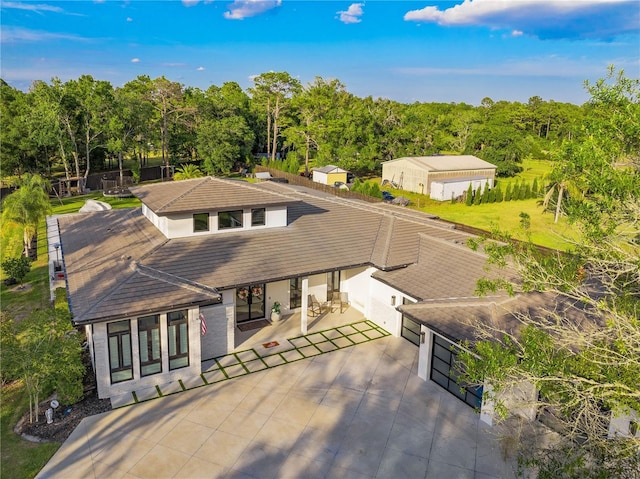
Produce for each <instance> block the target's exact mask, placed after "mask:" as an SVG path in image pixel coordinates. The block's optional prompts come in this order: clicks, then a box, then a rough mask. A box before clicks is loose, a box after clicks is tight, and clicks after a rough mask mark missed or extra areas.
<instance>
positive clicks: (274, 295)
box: [265, 280, 290, 318]
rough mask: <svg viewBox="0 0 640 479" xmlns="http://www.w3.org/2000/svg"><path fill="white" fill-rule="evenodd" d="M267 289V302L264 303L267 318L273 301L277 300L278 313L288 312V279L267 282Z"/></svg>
mask: <svg viewBox="0 0 640 479" xmlns="http://www.w3.org/2000/svg"><path fill="white" fill-rule="evenodd" d="M266 289H267V304H266V305H265V311H267V318H269V315H270V314H271V313H270V311H271V307H272V306H273V303H275V302H276V301H278V302H279V303H280V313H281V314H288V313H289V311H290V308H289V297H290V296H289V280H283V281H276V282H275V283H268V284H267V285H266Z"/></svg>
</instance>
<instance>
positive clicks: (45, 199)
mask: <svg viewBox="0 0 640 479" xmlns="http://www.w3.org/2000/svg"><path fill="white" fill-rule="evenodd" d="M50 188H51V186H50V184H49V182H48V181H47V180H45V179H44V178H42V177H41V176H40V175H31V174H27V175H25V176H24V177H23V178H22V181H21V182H20V186H19V188H18V189H17V190H16V191H14V192H13V193H11V194H10V195H9V196H7V197H6V198H5V200H4V201H3V203H2V220H3V221H8V222H13V223H17V224H18V225H20V226H22V228H23V241H24V255H25V256H29V253H30V250H31V240H32V239H33V237H34V236H35V234H36V231H37V230H38V223H39V222H40V221H41V220H43V219H44V218H45V216H46V215H47V214H48V213H49V212H50V211H51V205H50V203H49V193H48V192H49V190H50Z"/></svg>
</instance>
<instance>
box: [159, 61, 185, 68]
mask: <svg viewBox="0 0 640 479" xmlns="http://www.w3.org/2000/svg"><path fill="white" fill-rule="evenodd" d="M162 66H163V67H170V68H173V67H184V66H186V63H171V62H165V63H163V64H162Z"/></svg>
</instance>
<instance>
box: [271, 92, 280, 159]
mask: <svg viewBox="0 0 640 479" xmlns="http://www.w3.org/2000/svg"><path fill="white" fill-rule="evenodd" d="M279 110H280V99H279V98H277V97H276V106H275V107H274V108H273V140H272V141H273V147H272V148H271V160H272V161H275V159H276V150H277V148H278V117H279V116H280V111H279Z"/></svg>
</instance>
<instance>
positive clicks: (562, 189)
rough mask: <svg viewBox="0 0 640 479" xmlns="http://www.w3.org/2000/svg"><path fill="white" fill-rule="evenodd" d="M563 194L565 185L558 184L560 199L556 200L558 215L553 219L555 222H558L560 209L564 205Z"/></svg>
mask: <svg viewBox="0 0 640 479" xmlns="http://www.w3.org/2000/svg"><path fill="white" fill-rule="evenodd" d="M563 194H564V185H562V184H561V185H559V186H558V201H557V202H556V215H555V218H554V219H553V222H554V223H557V222H558V218H560V209H561V205H562V196H563Z"/></svg>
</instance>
